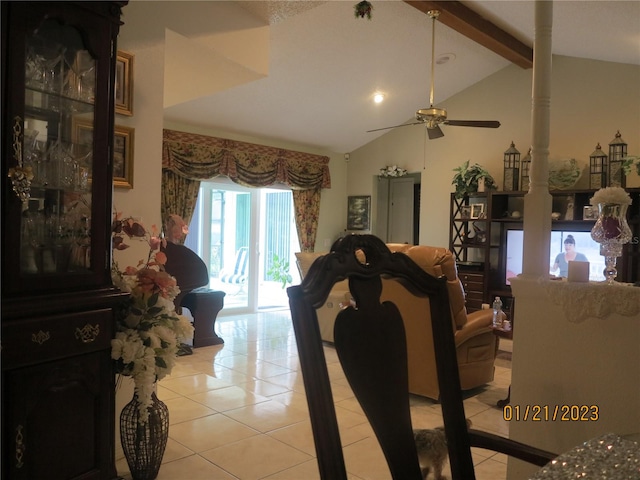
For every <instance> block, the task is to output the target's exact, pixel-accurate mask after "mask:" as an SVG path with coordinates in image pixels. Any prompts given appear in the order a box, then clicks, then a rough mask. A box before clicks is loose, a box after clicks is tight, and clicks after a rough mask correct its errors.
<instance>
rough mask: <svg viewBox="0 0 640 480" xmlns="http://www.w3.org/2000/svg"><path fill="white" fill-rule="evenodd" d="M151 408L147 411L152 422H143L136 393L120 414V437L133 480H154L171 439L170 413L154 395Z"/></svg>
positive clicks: (153, 394) (149, 420) (152, 395)
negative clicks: (168, 441) (168, 440)
mask: <svg viewBox="0 0 640 480" xmlns="http://www.w3.org/2000/svg"><path fill="white" fill-rule="evenodd" d="M151 401H152V404H151V406H150V407H149V408H148V410H149V419H148V420H147V421H146V422H144V423H143V422H142V421H141V418H140V402H139V401H138V397H137V395H136V394H135V393H134V395H133V399H132V400H131V401H130V402H129V403H127V404H126V405H125V406H124V408H123V409H122V413H121V414H120V437H121V441H122V449H123V450H124V456H125V458H126V459H127V464H128V465H129V471H130V472H131V477H132V478H133V480H154V479H155V478H156V477H157V476H158V472H159V471H160V464H161V463H162V457H163V456H164V451H165V448H166V447H167V439H168V438H169V409H168V408H167V406H166V405H165V404H164V403H163V402H162V401H161V400H160V399H159V398H158V397H157V396H156V394H155V392H154V393H152V394H151Z"/></svg>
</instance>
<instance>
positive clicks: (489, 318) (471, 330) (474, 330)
mask: <svg viewBox="0 0 640 480" xmlns="http://www.w3.org/2000/svg"><path fill="white" fill-rule="evenodd" d="M492 326H493V310H478V311H477V312H472V313H469V314H468V315H467V323H465V325H464V326H463V327H462V328H461V329H460V330H457V331H456V332H455V341H456V347H458V346H460V345H462V344H463V343H464V342H466V341H467V340H469V339H470V338H472V337H475V336H476V335H480V334H483V333H487V332H491V330H492Z"/></svg>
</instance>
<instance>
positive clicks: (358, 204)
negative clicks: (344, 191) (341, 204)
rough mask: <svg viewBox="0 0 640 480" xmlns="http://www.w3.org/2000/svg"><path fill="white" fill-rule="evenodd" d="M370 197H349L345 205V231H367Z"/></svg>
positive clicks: (369, 219)
mask: <svg viewBox="0 0 640 480" xmlns="http://www.w3.org/2000/svg"><path fill="white" fill-rule="evenodd" d="M370 224H371V196H368V195H362V196H350V197H348V203H347V230H369V228H370Z"/></svg>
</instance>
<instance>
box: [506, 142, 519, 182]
mask: <svg viewBox="0 0 640 480" xmlns="http://www.w3.org/2000/svg"><path fill="white" fill-rule="evenodd" d="M519 180H520V152H519V151H518V150H517V149H516V146H515V144H514V143H513V142H511V146H510V147H509V149H508V150H507V151H506V152H504V182H503V187H502V188H503V190H504V191H505V192H512V191H515V190H518V182H519Z"/></svg>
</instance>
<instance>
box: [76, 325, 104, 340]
mask: <svg viewBox="0 0 640 480" xmlns="http://www.w3.org/2000/svg"><path fill="white" fill-rule="evenodd" d="M98 335H100V325H98V324H95V325H93V326H92V325H89V324H88V323H87V324H86V325H85V326H84V327H82V329H80V328H76V338H77V339H78V340H82V343H91V342H93V341H94V340H95V339H96V338H98Z"/></svg>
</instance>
